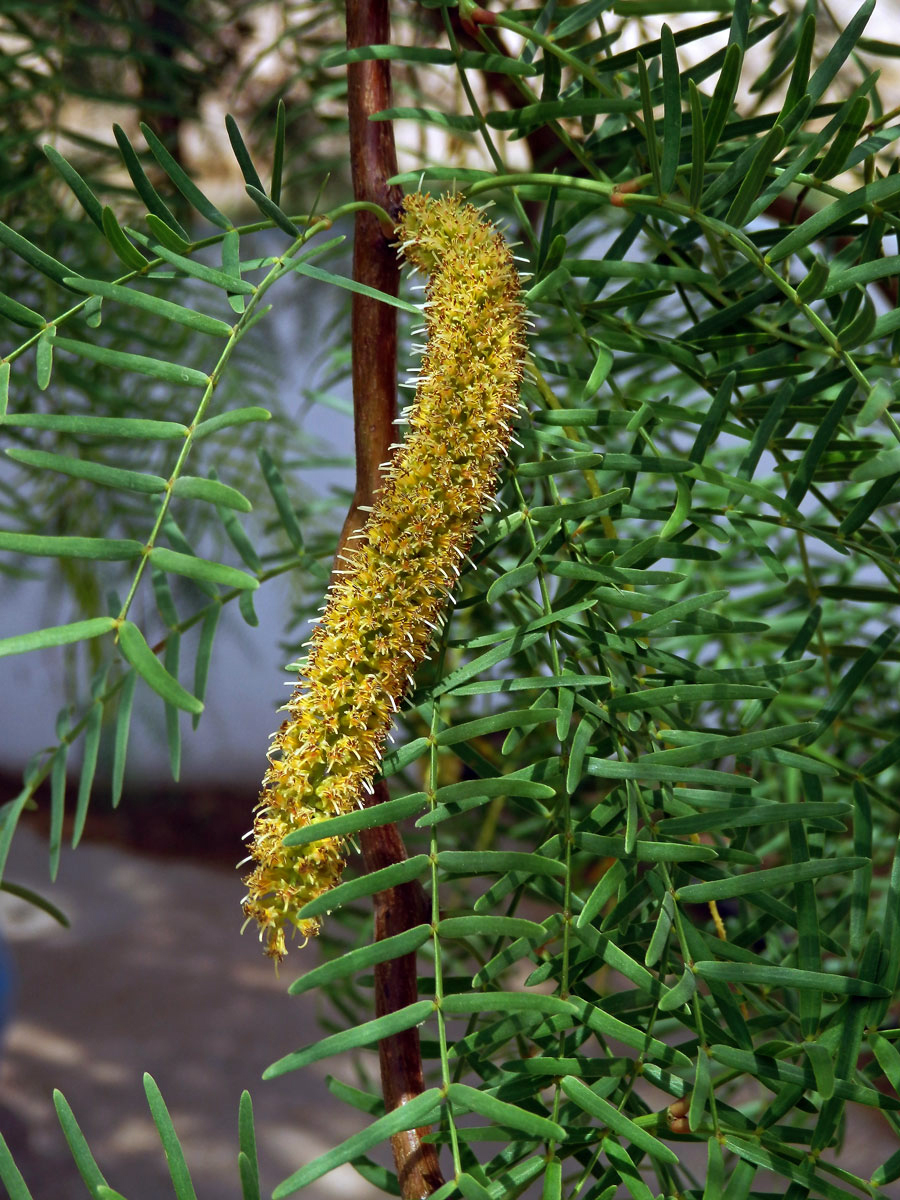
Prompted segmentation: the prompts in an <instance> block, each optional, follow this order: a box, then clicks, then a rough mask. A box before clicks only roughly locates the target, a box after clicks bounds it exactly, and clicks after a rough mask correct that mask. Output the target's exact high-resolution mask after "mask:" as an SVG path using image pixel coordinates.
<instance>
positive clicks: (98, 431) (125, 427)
mask: <svg viewBox="0 0 900 1200" xmlns="http://www.w3.org/2000/svg"><path fill="white" fill-rule="evenodd" d="M2 424H4V425H9V426H14V427H16V428H19V429H52V430H54V431H56V432H58V433H77V434H82V435H84V436H87V437H97V438H103V439H104V440H105V439H107V438H127V439H131V438H134V439H135V440H151V441H156V440H160V441H170V440H172V439H178V438H185V437H187V435H188V432H189V430H188V427H187V425H182V424H180V423H179V422H178V421H153V420H149V419H147V418H145V417H95V416H93V415H92V414H89V413H6V414H5V415H4V417H3V421H2Z"/></svg>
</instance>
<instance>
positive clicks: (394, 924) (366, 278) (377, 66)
mask: <svg viewBox="0 0 900 1200" xmlns="http://www.w3.org/2000/svg"><path fill="white" fill-rule="evenodd" d="M389 41H390V16H389V7H388V0H347V48H348V49H354V48H355V47H357V46H369V45H373V44H379V43H380V44H385V43H387V42H389ZM347 103H348V113H349V122H350V168H351V172H352V176H353V194H354V197H355V199H357V200H371V201H374V202H375V203H376V204H380V205H381V206H382V207H383V208H384V209H386V210H387V211H388V212H389V213H391V214H392V215H395V216H396V215H398V214H399V211H400V205H401V202H402V192H401V190H400V188H398V187H396V186H394V187H391V186H389V185H388V182H387V181H388V179H389V178H390V177H391V176H392V175H395V174H396V173H397V156H396V151H395V148H394V135H393V128H392V126H391V124H390V122H388V121H370V120H369V117H370V115H371V114H372V113H375V112H379V111H380V110H382V109H385V108H388V107H390V103H391V76H390V63H389V62H388V61H387V60H374V61H366V62H358V63H350V64H349V65H348V67H347ZM353 278H354V279H355V280H357V281H358V282H359V283H366V284H368V285H369V286H371V287H375V288H378V289H379V291H382V292H386V293H388V294H390V295H394V296H395V295H397V291H398V283H399V265H398V260H397V253H396V250H395V249H394V247H393V246H391V244H390V242H389V240H388V238H387V237H386V235H385V233H384V230H383V229H382V227H381V225H380V224H379V223H378V220H377V219H376V218H375V217H374V216H372V215H371V214H370V213H357V216H356V230H355V240H354V246H353ZM351 328H352V335H351V336H352V356H353V414H354V430H355V437H356V489H355V492H354V496H353V502H352V504H351V505H350V511H349V512H348V513H347V518H346V520H345V522H344V528H343V530H342V532H341V540H340V546H339V547H338V553H339V554H340V553H341V551H342V550H343V548H344V546H345V545H346V543H347V541H348V539H349V537H350V535H351V534H353V533H356V532H358V531H359V530H360V529H361V528H362V527H363V525H364V524H365V513H364V512H362V511H361V506H363V505H371V504H372V501H373V498H374V496H375V493H376V492H377V491H378V488H379V485H380V483H381V464H382V463H384V462H386V461H387V459H388V458H389V457H390V449H389V447H390V445H391V442H392V441H393V419H394V415H395V413H396V388H397V320H396V309H394V308H392V307H390V306H389V305H387V304H382V303H380V302H379V301H377V300H372V299H369V298H368V297H366V296H359V295H354V297H353V307H352V319H351ZM387 798H388V791H387V787H386V786H385V784H384V783H383V782H379V783H377V784H376V785H375V794H374V796H373V797H372V800H371V802H372V803H374V804H377V803H380V802H382V801H384V800H386V799H387ZM361 842H362V850H363V858H364V861H365V865H366V869H367V870H368V871H376V870H379V869H380V868H381V867H386V866H390V865H391V864H392V863H397V862H402V861H403V860H404V859H405V858H406V847H405V846H404V844H403V838H402V837H401V836H400V832H399V830H398V829H397V827H396V825H393V824H391V825H383V826H381V827H380V828H378V829H369V830H365V831H364V832H363V833H362V835H361ZM374 906H375V939H376V941H381V940H382V939H384V938H387V937H391V936H393V935H394V934H396V933H402V932H403V931H404V930H406V929H411V928H412V927H413V926H415V925H419V924H421V923H422V922H423V921H426V920H428V904H427V901H426V898H425V894H424V892H423V890H422V886H421V884H420V883H419V882H418V881H415V882H413V883H405V884H401V885H400V886H398V887H393V888H389V889H388V890H387V891H384V892H379V893H378V894H377V895H376V896H375V899H374ZM416 999H417V988H416V956H415V954H414V953H413V954H406V955H403V956H402V957H401V958H397V959H394V960H393V961H391V962H387V963H378V964H377V965H376V967H375V1012H376V1016H379V1017H381V1016H386V1015H387V1014H388V1013H392V1012H396V1011H397V1010H398V1009H401V1008H404V1007H405V1006H406V1005H408V1004H412V1003H414V1001H415V1000H416ZM378 1049H379V1059H380V1065H381V1089H382V1093H383V1095H384V1105H385V1109H386V1110H387V1111H388V1112H391V1111H392V1110H393V1109H395V1108H398V1107H399V1106H400V1105H401V1104H405V1103H406V1102H407V1101H409V1100H412V1099H413V1098H414V1097H415V1096H418V1095H419V1094H420V1093H421V1092H422V1091H423V1090H424V1086H425V1085H424V1078H423V1072H422V1055H421V1050H420V1046H419V1031H418V1029H408V1030H405V1031H403V1032H401V1033H398V1034H394V1035H393V1036H391V1037H388V1038H384V1039H382V1041H381V1042H380V1043H379V1047H378ZM427 1132H428V1131H427V1129H424V1130H416V1129H412V1130H409V1131H408V1132H404V1133H399V1134H396V1135H395V1136H394V1137H392V1138H391V1146H392V1149H393V1152H394V1163H395V1165H396V1169H397V1178H398V1180H399V1183H400V1190H401V1193H402V1195H403V1197H404V1198H405V1200H424V1197H426V1196H429V1195H431V1193H432V1192H434V1191H436V1190H437V1188H439V1187H440V1186H441V1185H442V1184H443V1182H444V1180H443V1177H442V1175H441V1171H440V1166H439V1164H438V1157H437V1150H436V1149H435V1147H434V1146H432V1145H430V1144H426V1143H423V1142H422V1134H424V1133H427Z"/></svg>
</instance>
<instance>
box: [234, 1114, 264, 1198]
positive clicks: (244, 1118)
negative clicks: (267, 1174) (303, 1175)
mask: <svg viewBox="0 0 900 1200" xmlns="http://www.w3.org/2000/svg"><path fill="white" fill-rule="evenodd" d="M238 1136H239V1138H240V1146H241V1148H240V1152H239V1154H238V1170H239V1172H240V1176H241V1192H242V1200H262V1192H261V1189H260V1184H259V1159H258V1156H257V1152H256V1129H255V1128H254V1124H253V1102H252V1100H251V1099H250V1093H249V1092H248V1091H243V1092H241V1102H240V1107H239V1110H238Z"/></svg>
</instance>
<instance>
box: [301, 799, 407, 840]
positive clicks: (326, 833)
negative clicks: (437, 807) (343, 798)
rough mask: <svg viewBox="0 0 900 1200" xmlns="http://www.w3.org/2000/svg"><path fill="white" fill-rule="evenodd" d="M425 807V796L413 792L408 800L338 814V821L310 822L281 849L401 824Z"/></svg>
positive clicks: (388, 801) (398, 800)
mask: <svg viewBox="0 0 900 1200" xmlns="http://www.w3.org/2000/svg"><path fill="white" fill-rule="evenodd" d="M427 807H428V796H427V794H426V793H425V792H414V793H413V794H412V795H409V796H400V797H399V798H398V799H396V800H385V801H383V802H382V803H381V804H373V805H372V806H371V807H370V808H359V809H356V810H354V811H353V812H348V813H342V814H341V815H340V816H339V817H328V818H327V819H326V820H323V821H314V822H313V823H312V824H310V825H306V826H304V828H302V829H295V830H294V831H293V833H289V834H288V835H287V837H286V838H285V839H284V841H283V843H282V844H283V845H285V846H304V845H307V844H308V843H310V842H318V841H321V840H322V838H329V837H347V836H348V835H350V834H353V833H358V832H359V831H360V830H361V829H375V828H376V827H377V826H379V825H387V824H388V823H389V822H391V821H402V820H403V819H404V818H405V817H411V816H413V815H414V814H415V813H420V812H421V811H422V809H423V808H427Z"/></svg>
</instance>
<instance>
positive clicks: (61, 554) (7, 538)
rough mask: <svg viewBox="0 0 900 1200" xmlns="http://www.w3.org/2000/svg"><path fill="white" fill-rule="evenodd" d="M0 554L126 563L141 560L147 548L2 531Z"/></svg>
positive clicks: (123, 540) (120, 542)
mask: <svg viewBox="0 0 900 1200" xmlns="http://www.w3.org/2000/svg"><path fill="white" fill-rule="evenodd" d="M0 550H8V551H10V552H12V553H15V554H30V555H35V556H39V557H42V558H91V559H95V560H102V561H105V562H127V561H129V560H130V559H135V558H140V557H141V555H142V554H143V552H144V547H143V545H142V544H141V543H140V542H137V541H133V540H130V539H128V538H90V537H45V536H44V535H43V534H39V533H14V532H12V531H9V530H5V529H0Z"/></svg>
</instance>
